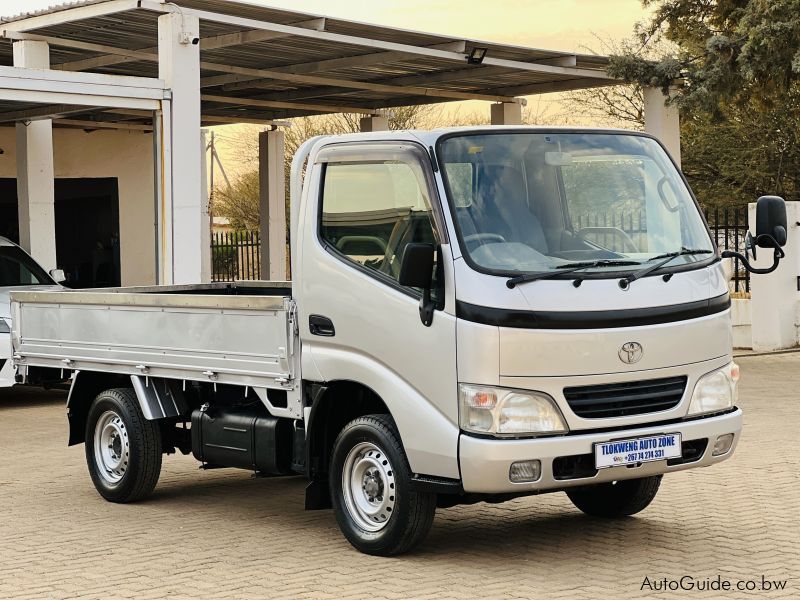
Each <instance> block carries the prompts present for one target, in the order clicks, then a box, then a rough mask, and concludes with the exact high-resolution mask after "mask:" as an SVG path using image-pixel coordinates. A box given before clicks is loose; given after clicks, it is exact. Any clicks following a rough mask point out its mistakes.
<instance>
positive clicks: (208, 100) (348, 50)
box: [0, 0, 615, 125]
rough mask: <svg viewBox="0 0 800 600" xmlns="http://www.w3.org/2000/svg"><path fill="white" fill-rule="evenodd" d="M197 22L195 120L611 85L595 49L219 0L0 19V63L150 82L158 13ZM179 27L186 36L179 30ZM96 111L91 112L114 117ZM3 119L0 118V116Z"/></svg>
mask: <svg viewBox="0 0 800 600" xmlns="http://www.w3.org/2000/svg"><path fill="white" fill-rule="evenodd" d="M166 13H176V14H178V15H179V16H180V17H181V18H182V19H183V22H184V23H187V22H188V19H190V18H191V17H196V18H197V19H198V20H199V32H198V33H199V35H197V38H199V40H195V38H192V39H187V40H185V41H187V42H188V43H192V42H194V41H198V42H199V43H198V45H199V50H200V67H201V71H200V77H201V79H200V87H201V89H202V116H203V123H204V124H207V125H211V124H220V123H228V122H237V123H238V122H244V121H252V122H264V121H272V120H275V119H285V118H290V117H298V116H304V115H313V114H324V113H339V112H348V113H362V114H365V115H371V114H376V113H377V112H378V111H379V110H381V109H386V108H391V107H394V106H410V105H418V104H431V103H437V102H447V101H454V100H486V101H490V102H515V101H516V98H519V97H521V96H525V95H531V94H539V93H546V92H554V91H567V90H574V89H582V88H587V87H594V86H600V85H608V84H609V83H615V81H614V80H613V79H611V78H610V77H609V76H608V75H607V74H606V72H605V68H606V66H607V59H606V58H605V57H603V56H595V55H582V54H574V53H567V52H556V51H552V50H543V49H536V48H524V47H519V46H512V45H506V44H497V43H492V42H485V41H480V40H471V39H464V38H455V37H448V36H443V35H434V34H429V33H420V32H414V31H406V30H401V29H395V28H389V27H381V26H376V25H370V24H364V23H356V22H352V21H346V20H342V19H334V18H330V17H322V16H318V15H311V14H305V13H299V12H293V11H286V10H278V9H274V8H268V7H265V6H260V5H255V4H246V3H242V2H231V1H229V0H179V1H178V2H177V3H167V2H159V1H155V0H89V1H88V2H79V3H72V4H66V5H64V6H60V7H55V8H51V9H48V10H45V11H41V12H36V13H30V14H26V15H20V16H17V17H12V18H9V19H6V20H4V21H3V22H1V23H0V29H2V30H3V38H4V43H2V44H1V45H0V64H6V65H12V64H13V58H12V51H11V42H13V41H16V40H40V41H44V42H47V43H48V44H49V45H50V62H51V68H52V69H54V70H59V71H91V72H95V73H106V74H114V75H129V76H135V77H147V78H158V77H159V52H158V35H159V34H158V18H159V16H161V15H163V14H166ZM186 33H189V34H191V32H188V31H187V32H186ZM136 116H137V115H130V114H122V115H120V114H119V113H113V112H111V113H109V112H103V113H100V114H93V115H92V116H91V118H92V119H97V120H111V121H119V122H126V121H131V120H134V121H135V120H136ZM2 118H3V116H2V113H0V120H2Z"/></svg>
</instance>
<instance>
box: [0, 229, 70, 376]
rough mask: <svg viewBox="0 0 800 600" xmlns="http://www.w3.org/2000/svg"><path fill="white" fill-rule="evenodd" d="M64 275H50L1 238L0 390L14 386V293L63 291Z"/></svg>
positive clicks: (12, 244)
mask: <svg viewBox="0 0 800 600" xmlns="http://www.w3.org/2000/svg"><path fill="white" fill-rule="evenodd" d="M63 280H64V274H63V271H61V270H60V269H55V270H53V271H52V273H48V272H47V271H46V270H45V269H44V268H43V267H42V266H41V265H39V264H38V263H37V262H36V261H35V260H33V258H32V257H31V256H30V255H29V254H28V253H27V252H25V251H24V250H23V249H22V248H20V247H19V246H17V245H16V244H15V243H14V242H12V241H11V240H9V239H6V238H4V237H0V388H4V387H10V386H12V385H14V365H13V364H12V361H11V302H10V300H9V297H8V295H9V293H10V292H11V290H40V289H41V290H44V289H46V290H48V291H50V290H54V289H62V288H61V286H59V285H58V282H60V281H63Z"/></svg>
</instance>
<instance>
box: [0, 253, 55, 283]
mask: <svg viewBox="0 0 800 600" xmlns="http://www.w3.org/2000/svg"><path fill="white" fill-rule="evenodd" d="M20 285H53V280H52V279H50V277H49V276H48V275H47V273H45V271H44V269H42V267H40V266H39V265H37V264H36V262H35V261H34V260H33V259H32V258H31V257H30V256H28V255H27V254H25V252H23V251H22V250H21V249H20V248H18V247H17V246H0V287H15V286H20Z"/></svg>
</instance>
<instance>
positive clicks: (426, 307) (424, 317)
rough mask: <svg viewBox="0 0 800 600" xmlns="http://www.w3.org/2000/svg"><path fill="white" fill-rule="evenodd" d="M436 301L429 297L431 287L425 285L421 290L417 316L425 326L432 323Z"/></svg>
mask: <svg viewBox="0 0 800 600" xmlns="http://www.w3.org/2000/svg"><path fill="white" fill-rule="evenodd" d="M435 308H436V302H434V301H433V300H432V299H431V288H430V287H426V288H425V289H423V290H422V298H420V300H419V318H420V320H421V321H422V324H423V325H425V327H430V326H431V325H432V324H433V312H434V309H435Z"/></svg>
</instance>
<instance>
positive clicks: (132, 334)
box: [11, 281, 296, 389]
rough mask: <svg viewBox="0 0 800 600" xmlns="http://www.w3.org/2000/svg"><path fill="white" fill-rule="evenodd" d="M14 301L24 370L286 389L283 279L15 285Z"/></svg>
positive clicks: (290, 346)
mask: <svg viewBox="0 0 800 600" xmlns="http://www.w3.org/2000/svg"><path fill="white" fill-rule="evenodd" d="M11 299H12V305H13V308H12V310H13V323H14V330H13V333H12V336H13V339H14V341H15V345H14V347H15V348H16V354H15V357H14V358H15V360H16V361H17V363H18V365H19V366H20V367H21V368H22V369H25V368H27V367H48V368H61V369H70V370H78V371H80V370H81V369H86V370H92V371H98V372H109V373H117V374H127V375H144V376H148V377H163V378H167V379H180V380H184V381H186V380H188V381H205V382H208V381H211V382H214V383H219V384H235V385H244V386H251V387H254V388H281V389H287V388H292V387H293V382H294V379H295V372H296V365H295V360H294V356H293V355H294V348H295V321H294V318H293V315H294V312H293V311H294V308H293V307H294V303H293V301H292V296H291V283H289V282H252V281H249V282H246V283H214V284H199V285H183V286H159V287H131V288H111V289H95V290H81V291H77V290H76V291H67V292H36V291H31V292H14V293H12V296H11Z"/></svg>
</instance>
